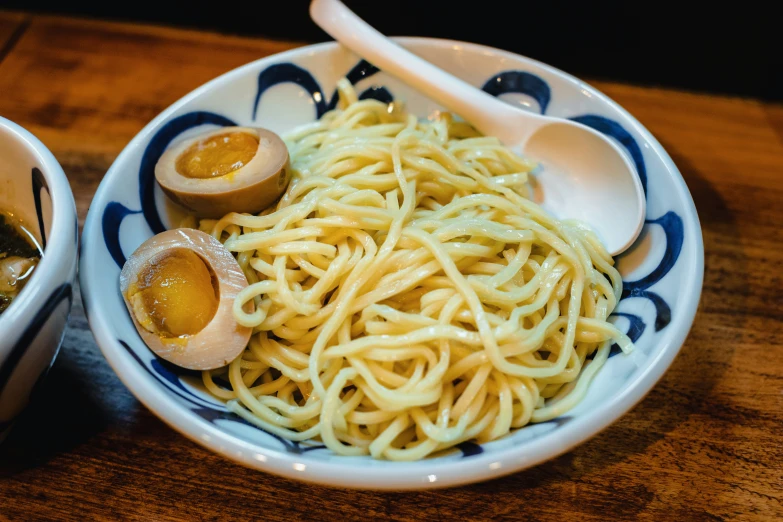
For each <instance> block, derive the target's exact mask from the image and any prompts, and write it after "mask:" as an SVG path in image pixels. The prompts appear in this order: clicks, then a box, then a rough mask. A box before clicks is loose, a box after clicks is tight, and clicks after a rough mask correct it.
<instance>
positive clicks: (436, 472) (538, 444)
mask: <svg viewBox="0 0 783 522" xmlns="http://www.w3.org/2000/svg"><path fill="white" fill-rule="evenodd" d="M394 40H395V41H397V42H398V43H400V44H402V45H405V46H410V47H412V48H413V50H414V51H415V48H416V47H425V48H426V47H439V48H441V49H444V48H452V49H460V48H465V49H470V50H471V51H473V52H483V53H490V54H492V55H495V56H499V57H500V58H509V59H512V60H514V61H519V60H522V61H524V62H526V63H529V64H531V65H532V66H535V67H536V68H538V69H539V70H540V71H545V72H547V73H548V74H552V75H554V76H557V77H559V78H560V79H562V80H565V81H567V82H568V83H571V84H573V85H575V86H577V87H578V88H580V89H586V90H588V91H589V92H590V94H591V95H592V96H594V97H596V98H597V99H599V100H600V101H601V102H602V103H603V104H606V105H609V106H611V107H612V108H613V109H615V110H617V111H618V112H619V113H621V114H623V115H624V116H625V117H626V118H627V119H628V122H629V123H630V125H631V126H632V127H633V129H634V130H635V131H636V132H638V133H639V134H640V135H641V136H642V137H643V138H644V139H645V140H646V142H647V143H649V144H650V146H651V149H652V151H651V152H652V153H654V154H656V155H657V156H658V157H659V158H660V160H661V161H662V162H663V164H664V165H665V167H666V169H667V170H668V171H669V172H671V173H672V174H676V175H674V176H672V178H673V181H674V182H675V184H676V186H677V188H678V189H679V191H680V194H679V195H680V197H681V199H682V200H683V203H684V204H683V207H684V208H683V211H684V215H683V224H684V226H685V229H686V234H687V235H688V237H689V238H691V239H690V240H689V243H691V244H692V245H693V248H694V252H693V256H692V257H691V258H690V262H689V264H688V266H687V267H686V268H685V269H684V271H683V278H685V280H688V281H691V289H692V290H695V291H691V292H688V293H687V294H686V295H685V296H684V298H683V301H682V304H681V306H680V310H679V312H678V314H677V315H676V318H677V319H676V320H674V319H673V320H672V323H671V324H670V325H669V328H667V330H668V331H667V332H665V333H664V334H663V337H662V339H660V340H659V341H658V343H657V344H658V346H659V349H658V351H657V353H656V354H655V356H654V357H652V358H651V359H650V362H649V365H648V366H647V368H646V369H645V371H643V372H642V373H640V374H639V375H637V376H636V378H635V379H634V380H633V381H630V382H629V383H628V384H627V385H626V387H625V389H624V390H623V391H622V393H620V394H617V395H614V396H613V397H612V398H611V399H609V400H607V401H606V402H604V403H602V404H600V405H598V407H596V408H595V409H594V410H592V411H591V412H590V413H589V414H586V415H583V416H580V417H575V418H573V419H572V421H571V422H569V423H568V424H567V425H565V426H563V427H562V428H561V429H559V430H558V431H557V432H556V435H557V438H556V439H555V440H554V442H555V443H553V441H552V440H550V437H543V438H540V439H535V440H532V441H529V442H526V443H525V444H522V445H520V446H515V447H510V448H506V449H504V450H503V451H502V452H500V453H497V452H491V453H483V454H481V455H476V456H473V457H471V458H470V459H468V460H458V461H438V460H423V461H418V462H412V463H387V464H389V465H384V466H379V467H376V466H372V467H370V466H367V465H362V464H357V463H356V461H353V460H352V459H350V458H346V459H345V461H343V462H340V463H339V464H336V463H335V462H334V461H333V460H323V461H315V460H312V459H306V458H305V459H306V464H305V463H303V462H301V458H300V457H299V456H297V455H296V454H292V453H287V452H285V451H280V450H274V449H267V448H264V449H263V452H262V453H259V449H258V447H257V446H256V445H254V444H253V443H250V442H247V441H245V440H242V439H240V438H239V437H237V436H235V435H232V434H230V433H228V432H226V431H223V430H220V429H218V428H217V427H216V426H214V425H212V424H209V423H207V422H205V421H204V420H203V419H201V418H200V417H197V416H196V415H195V414H193V413H191V412H190V411H188V410H187V409H186V408H183V407H182V406H181V405H180V404H179V403H178V402H177V400H176V399H175V398H174V397H171V396H169V395H168V394H165V393H160V392H159V391H158V390H157V388H156V386H155V385H152V384H148V383H147V379H148V376H146V375H145V374H144V373H143V371H142V370H141V368H138V367H137V364H135V361H133V359H132V358H131V356H130V355H129V354H127V353H124V351H123V350H122V348H121V345H120V344H119V342H118V340H117V339H116V338H115V337H114V336H113V335H110V331H111V329H110V319H109V318H107V317H106V316H105V315H104V314H103V313H102V312H101V311H100V308H99V307H96V306H95V305H94V303H90V302H89V301H90V300H91V296H92V295H93V293H95V295H98V293H99V292H98V291H97V290H93V288H92V284H91V282H90V275H89V274H90V273H91V268H92V260H91V257H93V256H89V255H85V256H82V258H81V264H80V279H81V283H82V284H81V291H82V298H83V301H84V302H85V308H86V312H87V318H88V321H89V324H90V327H91V329H92V331H93V333H94V335H95V338H96V340H97V342H98V345H99V346H100V348H101V351H102V352H103V354H104V356H105V357H106V359H107V361H108V362H109V364H110V365H111V366H112V368H113V369H114V371H115V373H116V374H117V376H118V377H119V378H120V380H121V381H122V382H123V383H124V384H125V386H126V387H127V388H128V389H129V390H130V391H131V392H132V393H133V394H134V395H135V396H136V397H137V398H138V399H139V400H140V401H141V402H142V403H143V404H144V405H145V406H146V407H147V408H148V409H150V410H151V411H152V412H153V413H154V414H155V415H156V416H158V417H159V418H160V419H161V420H163V421H164V422H165V423H166V424H168V425H169V426H171V427H172V428H174V429H175V430H177V431H179V432H180V433H182V434H183V435H185V436H186V437H188V438H189V439H191V440H192V441H194V442H196V443H198V444H199V445H201V446H203V447H205V448H207V449H209V450H211V451H213V452H215V453H217V454H219V455H222V456H224V457H226V458H228V459H229V460H232V461H235V462H238V463H241V464H243V465H245V466H248V467H251V468H255V469H258V470H261V471H266V472H269V473H273V474H276V475H279V476H284V477H287V478H292V479H297V480H302V481H305V482H311V483H318V484H322V485H327V486H332V487H349V488H358V489H373V490H397V491H400V490H411V489H429V488H442V487H452V486H457V485H462V484H467V483H473V482H480V481H484V480H488V479H492V478H497V477H501V476H504V475H508V474H511V473H514V472H517V471H520V470H522V469H525V468H527V467H531V466H534V465H537V464H540V463H542V462H545V461H547V460H550V459H553V458H555V457H557V456H559V455H561V454H563V453H565V452H567V451H570V450H571V449H573V448H574V447H575V446H577V445H578V444H580V443H582V442H586V441H587V440H588V439H591V438H593V437H594V436H596V435H597V434H598V433H600V432H601V431H603V430H604V429H606V428H607V427H609V426H610V425H611V424H613V423H614V422H616V421H617V420H618V419H619V418H620V417H621V416H623V415H624V414H625V413H627V412H628V411H629V410H630V409H631V408H632V407H633V406H635V405H636V404H637V403H638V402H639V401H641V400H642V399H643V398H644V397H645V396H646V395H647V393H648V392H649V391H650V390H651V389H652V388H653V386H654V385H655V384H656V383H657V382H658V380H659V379H660V378H661V377H662V376H663V374H664V373H665V372H666V370H667V369H668V368H669V366H670V365H671V363H672V361H673V360H674V358H675V357H676V355H677V354H678V353H679V350H680V348H681V347H682V345H683V343H684V341H685V338H686V337H687V335H688V332H689V331H690V328H691V326H692V325H693V321H694V318H695V315H696V310H697V307H698V303H699V299H700V295H701V289H702V281H703V272H704V246H703V240H702V234H701V227H700V225H699V219H698V214H697V212H696V207H695V204H694V203H693V199H692V197H691V195H690V192H689V190H688V187H687V185H686V184H685V181H684V179H683V178H682V175H681V173H680V172H679V169H677V167H676V165H675V164H674V162H673V161H672V159H671V158H670V157H669V155H668V154H667V153H666V151H665V150H664V148H663V147H662V146H661V144H660V143H659V142H658V141H657V140H656V139H655V138H654V137H653V136H652V134H651V133H650V132H649V131H648V130H647V129H646V128H645V127H644V126H642V124H641V123H640V122H639V121H638V120H636V118H634V117H633V116H632V115H631V114H629V113H628V111H626V110H625V109H623V108H622V107H621V106H620V105H619V104H617V103H616V102H614V101H613V100H611V99H610V98H608V97H607V96H606V95H604V94H603V93H601V92H600V91H598V90H597V89H595V88H594V87H592V86H590V85H589V84H587V83H585V82H584V81H582V80H579V79H578V78H576V77H574V76H572V75H570V74H568V73H565V72H563V71H561V70H559V69H557V68H555V67H552V66H549V65H547V64H544V63H542V62H540V61H537V60H534V59H531V58H527V57H525V56H522V55H518V54H516V53H512V52H509V51H504V50H501V49H496V48H493V47H489V46H485V45H481V44H475V43H470V42H462V41H457V40H444V39H439V38H427V37H395V38H394ZM338 47H340V46H339V44H338V43H336V42H326V43H320V44H314V45H308V46H304V47H299V48H296V49H291V50H289V51H285V52H282V53H277V54H273V55H269V56H266V57H264V58H260V59H258V60H254V61H252V62H250V63H247V64H245V65H242V66H240V67H237V68H235V69H232V70H230V71H228V72H226V73H224V74H222V75H220V76H218V77H216V78H214V79H212V80H210V81H209V82H207V83H205V84H203V85H201V86H200V87H197V88H196V89H194V90H192V91H191V92H189V93H188V94H186V95H185V96H183V97H182V98H180V99H179V100H177V101H176V102H174V103H173V104H171V105H170V106H169V107H168V108H166V109H165V110H163V111H162V112H161V113H160V114H159V115H158V116H156V117H155V118H154V119H153V120H152V121H150V122H149V123H148V124H147V125H146V126H145V127H144V128H143V129H142V130H141V131H140V132H139V133H138V134H137V135H136V136H135V137H134V138H133V139H132V140H131V141H130V143H129V144H128V145H127V146H126V147H125V149H124V150H123V151H122V152H121V153H120V155H119V156H118V157H117V159H116V160H115V161H114V163H113V164H112V166H111V167H110V169H109V171H108V172H107V174H106V176H105V177H104V179H103V180H102V181H101V184H100V186H99V187H98V190H97V191H96V194H95V197H94V198H93V201H94V202H95V201H99V200H103V199H105V197H106V194H108V192H109V185H110V183H111V182H112V180H113V179H114V178H117V177H118V176H119V169H120V167H119V166H118V165H121V164H122V163H124V162H125V161H126V159H127V158H128V156H129V155H130V154H131V153H132V152H133V151H134V150H135V149H137V148H139V147H140V146H141V144H142V143H143V142H144V141H145V140H147V139H148V138H149V135H150V134H151V133H152V132H153V131H154V129H156V128H157V127H158V126H159V125H160V124H161V123H162V122H164V121H166V120H167V119H168V118H170V116H171V115H172V114H173V113H174V112H176V111H177V110H179V109H180V108H181V107H182V106H184V105H186V104H187V103H189V102H190V101H192V100H193V99H195V98H197V97H199V96H201V95H202V94H203V93H205V92H207V91H209V90H211V89H213V88H215V87H216V86H218V85H221V84H225V83H230V82H231V81H233V80H234V79H235V78H237V77H241V76H242V75H244V74H245V73H246V72H247V71H249V70H251V69H255V68H258V67H259V66H263V65H264V64H265V63H273V62H279V61H281V60H293V59H295V58H296V57H298V56H301V55H313V54H317V53H321V52H328V51H333V50H335V49H337V48H338ZM103 206H104V205H101V207H103ZM99 221H100V216H99V214H98V205H95V204H93V205H91V208H90V211H89V213H88V216H87V219H86V222H85V227H84V235H83V237H84V241H83V242H84V248H91V247H92V245H93V243H95V242H97V238H98V236H97V235H96V233H98V232H99V228H98V227H99ZM93 229H95V231H93ZM131 362H133V363H134V364H130V363H131ZM543 443H546V444H543ZM498 456H500V458H501V460H502V461H501V462H498Z"/></svg>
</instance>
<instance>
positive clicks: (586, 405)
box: [80, 38, 704, 489]
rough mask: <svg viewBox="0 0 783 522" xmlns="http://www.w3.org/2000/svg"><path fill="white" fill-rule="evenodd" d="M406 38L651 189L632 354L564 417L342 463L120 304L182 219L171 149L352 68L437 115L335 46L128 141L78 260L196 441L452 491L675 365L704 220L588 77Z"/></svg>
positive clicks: (250, 459)
mask: <svg viewBox="0 0 783 522" xmlns="http://www.w3.org/2000/svg"><path fill="white" fill-rule="evenodd" d="M398 42H399V43H401V44H402V45H404V46H406V47H408V48H409V49H410V50H411V51H413V52H414V53H416V54H419V55H420V56H422V57H423V58H425V59H427V60H429V61H431V62H433V63H435V64H436V65H438V66H440V67H442V68H444V69H445V70H447V71H449V72H451V73H453V74H455V75H457V76H459V77H461V78H463V79H465V80H466V81H468V82H471V83H472V84H474V85H475V86H476V87H478V88H482V89H484V90H485V91H487V92H489V93H490V94H492V95H495V96H499V97H501V98H502V99H503V100H505V101H507V102H509V103H512V104H516V105H518V106H519V107H521V108H523V109H525V110H531V111H537V112H541V113H546V114H548V115H552V116H559V117H565V118H571V119H573V120H576V121H579V122H581V123H584V124H586V125H589V126H591V127H593V128H595V129H597V130H599V131H600V132H603V133H605V134H607V135H609V136H611V137H612V138H614V139H616V140H617V141H618V142H619V143H620V144H621V145H622V147H623V148H624V149H625V151H627V153H628V154H629V156H630V157H631V159H632V160H633V161H634V163H635V164H636V167H637V170H638V172H639V175H640V177H641V181H642V183H643V185H644V188H645V192H646V197H647V220H646V226H645V228H644V231H643V233H642V235H641V237H640V238H639V240H638V241H637V242H636V244H635V245H634V246H633V247H632V248H631V249H630V250H629V251H627V252H626V253H624V254H623V255H622V256H621V257H619V258H618V260H617V261H618V268H619V269H620V271H621V273H622V274H623V279H624V286H623V299H622V301H621V302H620V304H619V306H618V308H617V310H616V312H615V314H614V315H613V320H614V321H616V323H617V324H618V326H620V327H621V328H623V329H625V330H626V331H627V332H628V334H629V336H630V337H631V338H632V339H633V340H634V341H635V342H636V350H635V351H634V352H633V353H632V354H630V355H622V354H620V353H619V350H617V349H615V350H613V352H612V357H611V358H610V359H609V361H608V362H607V364H606V366H605V367H604V368H603V369H602V370H601V372H600V373H599V375H598V376H597V377H596V379H595V380H594V382H593V383H592V385H591V387H590V391H589V393H588V395H587V397H586V399H585V400H584V401H583V402H582V403H581V404H579V405H578V406H577V407H576V408H574V409H573V410H572V411H570V412H569V413H568V414H567V415H566V416H564V417H561V418H558V419H555V420H553V421H550V422H546V423H542V424H536V425H530V426H527V427H524V428H522V429H519V430H517V431H515V432H514V433H512V434H511V435H509V436H507V437H505V438H503V439H501V440H498V441H494V442H491V443H488V444H483V445H477V444H473V443H465V444H462V445H461V446H460V447H459V451H454V452H451V453H448V454H446V455H440V456H436V457H433V458H428V459H425V460H423V461H420V462H410V463H400V462H383V461H375V460H372V459H370V458H369V457H342V456H336V455H334V454H332V453H331V452H330V451H329V450H327V449H326V448H324V447H323V446H322V445H320V444H318V443H307V442H305V443H294V442H290V441H287V440H283V439H281V438H279V437H276V436H274V435H272V434H269V433H266V432H264V431H262V430H260V429H258V428H256V427H254V426H251V425H249V424H247V423H245V422H243V421H242V420H241V419H240V418H239V417H237V416H235V415H233V414H232V413H229V412H228V411H227V410H226V408H225V407H224V405H223V404H222V403H220V402H219V401H217V400H215V399H213V398H212V397H210V396H209V395H208V394H207V393H205V391H204V390H203V388H202V387H201V386H200V385H199V382H200V378H199V375H198V374H194V373H191V372H188V371H186V370H182V369H180V368H177V367H174V366H172V365H169V364H167V363H166V362H165V361H163V360H161V359H158V358H156V357H155V356H154V355H153V353H152V352H151V351H149V350H148V349H147V347H146V346H145V344H144V343H143V342H142V340H141V338H140V337H139V336H138V334H137V333H136V330H135V328H134V326H133V323H132V322H131V319H130V317H129V316H128V314H127V312H126V309H125V306H124V304H123V301H122V297H121V295H120V292H119V285H118V276H119V273H120V269H121V267H122V265H123V263H124V261H125V259H126V257H127V256H128V255H129V254H130V253H131V252H133V251H134V250H135V249H136V247H138V246H139V245H140V244H141V243H142V242H143V241H144V240H146V239H147V238H149V237H150V236H152V235H154V234H156V233H158V232H161V231H163V230H165V229H166V228H168V227H171V226H173V224H174V223H176V214H177V211H176V210H175V209H173V207H172V205H171V204H169V203H168V202H167V201H166V199H165V197H164V196H163V194H162V193H161V191H160V189H159V188H158V187H157V185H156V183H155V180H154V167H155V163H156V162H157V160H158V158H159V157H160V156H161V154H162V153H163V151H164V150H166V148H167V147H168V146H169V144H171V143H172V142H175V141H177V140H180V139H183V138H186V137H187V136H189V135H192V134H193V133H195V132H198V131H203V130H205V129H207V128H209V127H210V126H211V127H215V126H227V125H254V124H255V125H260V126H263V127H266V128H269V129H271V130H273V131H276V132H278V133H282V132H285V131H287V130H290V129H291V128H293V127H295V126H297V125H300V124H303V123H306V122H309V121H312V120H313V119H316V118H318V117H320V116H321V115H322V114H324V113H325V112H326V111H328V110H330V109H331V108H333V107H334V106H335V104H336V95H335V93H334V87H335V85H336V82H337V80H338V79H339V78H341V77H343V76H345V77H347V78H348V79H349V80H350V81H351V82H352V83H353V84H354V85H356V88H357V92H358V93H359V94H360V97H361V98H375V99H379V100H383V101H391V100H397V101H404V102H405V105H406V107H407V109H408V110H410V111H411V112H413V113H415V114H418V115H419V116H421V117H427V116H429V115H431V114H433V113H434V112H435V111H438V110H440V109H441V108H440V107H439V106H438V104H437V103H436V102H435V101H433V100H429V99H427V98H426V97H424V96H422V95H420V94H419V93H417V92H415V91H413V90H412V89H411V88H409V87H408V86H406V85H405V84H403V83H401V82H399V81H397V80H396V79H394V78H393V77H391V76H388V75H385V74H384V73H383V72H382V71H379V70H378V69H377V68H376V67H374V66H373V65H371V64H369V63H367V62H366V61H363V60H360V59H359V58H357V57H356V56H355V55H353V54H352V53H350V52H348V51H346V50H345V49H343V48H341V47H339V46H338V45H337V44H334V43H328V44H320V45H315V46H309V47H304V48H301V49H296V50H293V51H289V52H285V53H282V54H278V55H274V56H270V57H268V58H264V59H262V60H258V61H256V62H253V63H250V64H248V65H245V66H243V67H241V68H239V69H236V70H234V71H231V72H229V73H227V74H225V75H223V76H221V77H219V78H217V79H215V80H213V81H211V82H209V83H208V84H206V85H204V86H202V87H200V88H199V89H196V90H195V91H193V92H192V93H190V94H189V95H187V96H185V97H184V98H183V99H181V100H180V101H178V102H177V103H175V104H174V105H172V106H171V107H170V108H168V109H167V110H166V111H164V112H163V113H162V114H161V115H159V116H158V117H157V118H155V119H154V120H153V121H152V122H151V123H150V124H149V125H147V127H145V128H144V129H143V130H142V131H141V132H140V133H139V134H138V136H136V137H135V138H134V139H133V141H132V142H131V143H130V144H129V145H128V146H127V148H126V149H125V150H124V151H123V152H122V154H121V155H120V156H119V157H118V158H117V160H116V161H115V163H114V165H112V167H111V169H110V170H109V172H108V173H107V175H106V177H105V179H104V180H103V182H102V183H101V186H100V188H99V189H98V192H97V194H96V196H95V199H94V201H93V204H92V206H91V208H90V212H89V215H88V217H87V222H86V225H85V229H84V236H83V243H84V245H83V249H82V260H81V267H80V268H81V284H82V292H83V298H84V303H85V307H86V310H87V316H88V318H89V321H90V326H91V327H92V329H93V332H94V333H95V336H96V339H97V340H98V344H99V345H100V346H101V349H102V350H103V353H104V355H105V356H106V358H107V360H108V361H109V363H110V364H111V365H112V367H113V368H114V370H115V371H116V372H117V374H118V375H119V376H120V378H121V379H122V381H123V382H124V383H125V384H126V386H128V388H129V389H130V390H131V391H132V392H133V393H134V394H135V395H136V396H137V397H138V398H139V400H141V401H142V402H143V403H144V404H145V405H146V406H147V407H148V408H150V409H151V410H152V411H153V412H154V413H155V414H157V415H158V416H159V417H160V418H162V419H163V420H164V421H165V422H167V423H168V424H169V425H171V426H172V427H174V428H175V429H177V430H179V431H180V432H182V433H183V434H184V435H186V436H187V437H189V438H190V439H192V440H194V441H196V442H198V443H200V444H202V445H204V446H206V447H207V448H210V449H211V450H213V451H216V452H218V453H220V454H222V455H225V456H226V457H228V458H230V459H233V460H236V461H238V462H240V463H243V464H245V465H247V466H251V467H254V468H258V469H261V470H264V471H269V472H272V473H276V474H279V475H283V476H287V477H292V478H298V479H302V480H306V481H312V482H319V483H324V484H329V485H336V486H345V487H358V488H375V489H412V488H423V487H441V486H450V485H456V484H463V483H468V482H473V481H477V480H485V479H488V478H491V477H495V476H499V475H503V474H507V473H511V472H514V471H518V470H520V469H523V468H525V467H528V466H532V465H535V464H537V463H540V462H542V461H544V460H547V459H550V458H552V457H555V456H557V455H559V454H561V453H563V452H565V451H568V450H569V449H570V448H572V447H574V446H575V445H577V444H579V443H582V442H584V441H586V440H588V439H589V438H590V437H592V436H593V435H595V434H596V433H598V432H599V431H600V430H602V429H604V428H606V427H607V426H608V425H609V424H611V423H612V422H614V421H615V420H617V419H618V418H619V417H620V416H621V415H622V414H624V413H625V412H627V411H628V410H629V409H630V408H631V407H633V406H634V404H636V403H637V402H638V401H639V400H641V399H642V398H643V397H644V395H645V394H646V393H647V392H648V391H649V390H650V389H651V388H652V387H653V385H654V384H655V383H656V382H657V381H658V379H659V378H660V377H661V376H662V375H663V373H664V372H665V371H666V369H667V368H668V367H669V365H670V364H671V362H672V360H673V359H674V357H675V356H676V354H677V352H678V351H679V349H680V347H681V346H682V344H683V342H684V340H685V337H686V335H687V333H688V331H689V329H690V326H691V324H692V322H693V319H694V316H695V313H696V307H697V305H698V301H699V296H700V293H701V284H702V275H703V262H704V251H703V244H702V238H701V229H700V227H699V221H698V216H697V215H696V209H695V207H694V204H693V201H692V199H691V197H690V194H689V192H688V189H687V187H686V185H685V183H684V181H683V179H682V177H681V175H680V173H679V172H678V170H677V167H676V166H675V165H674V163H673V162H672V160H671V158H670V157H669V156H668V155H667V154H666V152H665V151H664V150H663V148H662V147H661V145H660V144H659V143H658V142H657V141H656V140H655V138H653V137H652V135H651V134H650V133H649V132H648V131H647V130H646V129H645V128H644V127H643V126H642V125H641V124H640V123H639V122H638V121H636V120H635V119H634V118H633V117H632V116H631V115H630V114H628V113H627V112H626V111H624V110H623V109H622V108H621V107H619V106H618V105H617V104H615V103H614V102H612V101H611V100H609V99H608V98H606V97H605V96H604V95H602V94H601V93H600V92H598V91H596V90H595V89H593V88H592V87H590V86H589V85H587V84H585V83H583V82H581V81H580V80H578V79H576V78H574V77H572V76H569V75H567V74H565V73H563V72H561V71H558V70H556V69H553V68H551V67H549V66H546V65H544V64H541V63H539V62H536V61H533V60H530V59H527V58H524V57H521V56H518V55H515V54H511V53H507V52H504V51H500V50H497V49H491V48H488V47H483V46H479V45H474V44H468V43H462V42H453V41H445V40H436V39H426V38H402V39H399V40H398Z"/></svg>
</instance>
